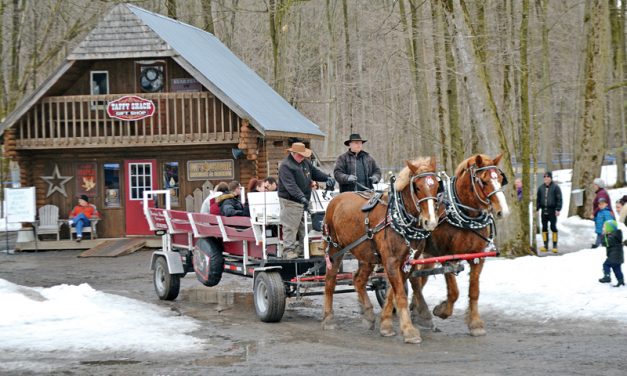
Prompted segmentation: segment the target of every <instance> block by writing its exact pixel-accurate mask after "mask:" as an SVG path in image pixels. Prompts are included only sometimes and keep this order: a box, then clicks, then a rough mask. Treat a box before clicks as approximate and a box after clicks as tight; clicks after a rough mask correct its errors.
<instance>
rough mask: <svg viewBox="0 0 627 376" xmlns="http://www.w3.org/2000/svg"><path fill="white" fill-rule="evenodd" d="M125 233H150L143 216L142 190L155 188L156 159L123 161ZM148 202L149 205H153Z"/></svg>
mask: <svg viewBox="0 0 627 376" xmlns="http://www.w3.org/2000/svg"><path fill="white" fill-rule="evenodd" d="M124 176H125V177H126V179H124V180H125V183H124V184H125V191H126V194H125V195H124V196H125V199H124V200H125V203H126V235H151V234H152V233H151V232H150V229H149V228H148V222H147V221H146V217H145V216H144V209H143V207H142V197H143V196H144V191H146V190H154V189H157V161H156V160H154V159H142V160H126V161H124ZM153 205H154V204H153V202H152V201H150V202H149V206H151V207H152V206H153Z"/></svg>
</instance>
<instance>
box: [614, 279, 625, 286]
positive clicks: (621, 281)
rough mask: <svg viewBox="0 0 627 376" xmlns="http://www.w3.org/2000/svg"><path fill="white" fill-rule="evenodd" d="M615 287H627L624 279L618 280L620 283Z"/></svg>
mask: <svg viewBox="0 0 627 376" xmlns="http://www.w3.org/2000/svg"><path fill="white" fill-rule="evenodd" d="M613 286H614V287H621V286H625V282H624V281H623V280H622V279H619V280H618V283H616V284H615V285H613Z"/></svg>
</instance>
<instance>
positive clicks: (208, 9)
mask: <svg viewBox="0 0 627 376" xmlns="http://www.w3.org/2000/svg"><path fill="white" fill-rule="evenodd" d="M201 5H202V15H203V20H204V25H203V28H202V29H203V30H204V31H207V32H209V33H211V34H214V35H215V29H214V25H213V4H212V0H201Z"/></svg>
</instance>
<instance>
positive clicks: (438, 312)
mask: <svg viewBox="0 0 627 376" xmlns="http://www.w3.org/2000/svg"><path fill="white" fill-rule="evenodd" d="M445 306H446V303H441V304H438V305H437V306H436V307H435V308H433V315H434V316H437V317H439V318H441V319H442V320H444V319H447V318H448V317H449V316H450V315H449V314H447V313H446V312H445V311H444V307H445Z"/></svg>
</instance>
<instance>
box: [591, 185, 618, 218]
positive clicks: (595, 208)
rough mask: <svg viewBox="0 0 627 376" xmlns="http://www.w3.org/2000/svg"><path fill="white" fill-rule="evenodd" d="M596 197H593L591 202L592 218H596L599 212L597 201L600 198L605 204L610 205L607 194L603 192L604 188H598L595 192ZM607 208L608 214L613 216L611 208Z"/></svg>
mask: <svg viewBox="0 0 627 376" xmlns="http://www.w3.org/2000/svg"><path fill="white" fill-rule="evenodd" d="M595 193H596V196H595V197H594V201H592V215H593V216H594V217H596V215H597V212H598V211H599V199H600V198H604V199H605V202H607V203H610V202H612V201H611V200H610V195H609V194H608V193H607V191H606V190H605V188H599V190H598V191H596V192H595ZM608 208H609V210H610V212H611V213H612V214H614V211H613V210H612V208H611V207H610V205H608Z"/></svg>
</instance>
